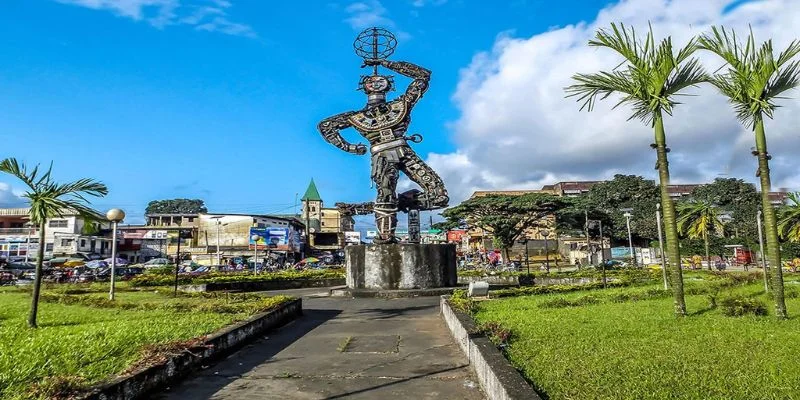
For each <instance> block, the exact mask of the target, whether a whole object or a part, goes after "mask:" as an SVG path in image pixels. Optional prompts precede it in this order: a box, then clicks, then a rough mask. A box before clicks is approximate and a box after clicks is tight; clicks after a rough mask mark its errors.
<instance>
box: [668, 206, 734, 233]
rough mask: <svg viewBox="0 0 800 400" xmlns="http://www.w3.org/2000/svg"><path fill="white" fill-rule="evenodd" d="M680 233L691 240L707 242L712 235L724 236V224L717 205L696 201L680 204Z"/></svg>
mask: <svg viewBox="0 0 800 400" xmlns="http://www.w3.org/2000/svg"><path fill="white" fill-rule="evenodd" d="M677 208H678V231H679V232H680V233H681V234H683V235H686V236H687V237H688V238H690V239H703V240H707V239H708V238H709V237H710V236H711V235H717V236H723V235H724V234H725V232H724V230H725V228H724V224H723V223H722V220H721V219H720V213H719V209H718V208H717V207H716V205H715V204H713V203H710V202H708V201H704V200H694V201H689V202H684V203H679V204H678V207H677Z"/></svg>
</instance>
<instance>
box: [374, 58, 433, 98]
mask: <svg viewBox="0 0 800 400" xmlns="http://www.w3.org/2000/svg"><path fill="white" fill-rule="evenodd" d="M381 66H383V67H384V68H387V69H390V70H392V71H394V72H397V73H398V74H401V75H404V76H407V77H409V78H411V79H413V81H411V84H410V85H408V88H407V89H406V93H405V94H404V95H403V96H404V97H405V98H406V100H407V101H408V102H409V103H411V104H412V105H414V104H416V103H417V101H419V99H421V98H422V95H424V94H425V92H426V91H427V90H428V85H429V84H430V81H431V71H430V70H429V69H426V68H423V67H420V66H419V65H416V64H412V63H410V62H406V61H389V60H381Z"/></svg>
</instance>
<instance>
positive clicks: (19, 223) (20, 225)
mask: <svg viewBox="0 0 800 400" xmlns="http://www.w3.org/2000/svg"><path fill="white" fill-rule="evenodd" d="M0 224H2V223H0ZM10 227H12V228H23V227H24V224H23V223H22V222H12V223H11V225H10ZM0 228H2V226H0Z"/></svg>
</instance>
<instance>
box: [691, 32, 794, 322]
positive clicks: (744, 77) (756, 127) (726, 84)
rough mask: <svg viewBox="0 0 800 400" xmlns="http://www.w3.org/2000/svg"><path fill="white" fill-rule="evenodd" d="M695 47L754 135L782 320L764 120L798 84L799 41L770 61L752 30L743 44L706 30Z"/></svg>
mask: <svg viewBox="0 0 800 400" xmlns="http://www.w3.org/2000/svg"><path fill="white" fill-rule="evenodd" d="M698 43H699V48H700V49H703V50H706V51H709V52H711V53H713V54H716V55H717V56H719V57H720V58H721V59H722V60H723V61H724V62H725V65H726V66H727V69H726V70H725V71H724V72H722V73H718V74H715V75H714V76H713V77H712V78H710V80H709V81H710V82H711V84H713V85H714V86H715V87H716V88H717V89H718V90H719V91H720V92H721V93H722V94H723V95H724V96H726V97H727V98H728V101H729V102H730V103H731V104H732V105H733V109H734V112H735V113H736V117H737V118H738V119H739V121H741V123H742V124H744V125H745V126H747V127H749V128H751V129H753V131H754V132H755V141H756V151H755V152H754V155H756V156H758V177H759V178H760V181H761V209H762V212H763V213H764V230H765V236H766V238H767V254H768V255H769V257H768V259H769V263H770V264H771V265H772V266H773V270H774V271H775V273H774V274H772V277H773V281H774V282H773V285H772V286H773V291H772V292H773V296H774V297H775V311H776V315H777V316H778V318H788V312H787V311H786V301H785V299H784V294H783V272H782V271H781V250H780V243H779V242H778V224H777V220H776V216H775V209H774V208H773V207H772V204H771V203H770V201H769V192H770V190H771V182H770V175H769V159H770V158H771V157H770V155H769V154H768V153H767V138H766V134H765V133H764V117H765V116H766V117H769V118H772V117H773V115H774V113H775V109H776V108H777V107H778V106H777V104H775V100H777V99H779V98H781V97H780V96H781V94H782V93H783V92H785V91H787V90H790V89H794V88H796V87H797V86H798V85H800V62H798V61H797V60H794V61H792V59H793V58H794V57H795V56H796V55H797V54H798V53H800V42H798V41H793V42H792V43H791V44H789V47H787V48H786V50H784V51H783V52H781V53H780V54H779V55H778V57H777V58H775V55H774V52H773V49H772V41H771V40H768V41H766V42H764V43H762V44H761V45H760V46H758V45H756V41H755V38H754V36H753V32H752V30H751V31H750V35H749V36H748V37H747V40H746V41H745V43H741V41H739V40H738V39H737V38H736V33H735V32H733V31H730V35H729V34H728V31H727V30H725V28H724V27H723V28H717V27H712V31H711V33H707V34H705V35H703V36H702V37H700V39H699V41H698Z"/></svg>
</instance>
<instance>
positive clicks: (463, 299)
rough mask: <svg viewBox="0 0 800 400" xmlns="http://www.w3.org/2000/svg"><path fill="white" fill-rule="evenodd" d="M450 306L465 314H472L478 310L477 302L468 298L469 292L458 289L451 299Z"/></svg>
mask: <svg viewBox="0 0 800 400" xmlns="http://www.w3.org/2000/svg"><path fill="white" fill-rule="evenodd" d="M449 303H450V306H451V307H453V309H455V310H457V311H461V312H462V313H465V314H472V313H473V312H475V310H476V309H477V305H476V304H475V301H474V300H472V299H471V298H469V297H468V296H467V291H466V290H462V289H456V290H454V291H453V294H452V295H451V296H450V299H449Z"/></svg>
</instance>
